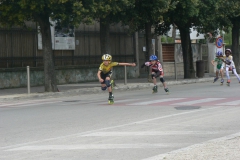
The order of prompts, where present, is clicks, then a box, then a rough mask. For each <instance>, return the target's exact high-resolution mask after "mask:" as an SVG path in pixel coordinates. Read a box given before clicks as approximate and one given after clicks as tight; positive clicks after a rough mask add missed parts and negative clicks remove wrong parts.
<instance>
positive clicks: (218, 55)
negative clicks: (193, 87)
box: [211, 52, 224, 84]
mask: <svg viewBox="0 0 240 160" xmlns="http://www.w3.org/2000/svg"><path fill="white" fill-rule="evenodd" d="M221 57H223V53H222V52H217V53H216V58H215V59H214V60H212V61H211V63H212V65H213V66H215V64H214V62H217V69H216V77H215V78H214V80H213V83H215V82H216V81H217V80H218V76H219V72H220V76H221V78H222V79H221V84H223V82H224V79H223V61H222V58H221Z"/></svg>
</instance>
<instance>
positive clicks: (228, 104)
mask: <svg viewBox="0 0 240 160" xmlns="http://www.w3.org/2000/svg"><path fill="white" fill-rule="evenodd" d="M239 104H240V100H236V101H231V102H224V103H219V104H216V105H226V106H234V105H239Z"/></svg>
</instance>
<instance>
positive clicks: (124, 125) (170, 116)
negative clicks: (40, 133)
mask: <svg viewBox="0 0 240 160" xmlns="http://www.w3.org/2000/svg"><path fill="white" fill-rule="evenodd" d="M221 107H225V106H217V107H212V108H206V109H200V110H193V111H187V112H181V113H176V114H170V115H166V116H161V117H156V118H152V119H146V120H142V121H136V122H131V123H126V124H122V125H117V126H111V127H106V128H100V129H96V130H91V131H85V132H81V133H76V134H70V135H65V136H59V137H54V138H48V139H42V140H37V141H32V142H27V143H21V144H15V145H11V146H5V147H0V149H1V150H2V149H9V148H13V147H19V146H26V145H30V144H36V143H42V142H47V141H53V140H58V139H66V138H69V137H70V138H72V137H79V136H82V135H86V134H91V133H94V132H99V131H104V130H108V129H115V128H120V127H126V126H131V125H136V124H141V123H146V122H150V121H155V120H159V119H165V118H172V117H175V116H181V115H185V114H191V113H196V112H202V111H207V110H212V109H216V108H221Z"/></svg>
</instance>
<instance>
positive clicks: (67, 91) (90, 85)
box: [0, 75, 213, 100]
mask: <svg viewBox="0 0 240 160" xmlns="http://www.w3.org/2000/svg"><path fill="white" fill-rule="evenodd" d="M165 80H166V83H167V86H168V87H169V88H171V85H177V84H188V83H199V82H208V81H213V77H210V76H209V75H206V76H205V77H204V78H195V79H183V77H179V78H178V80H176V79H175V77H165ZM115 84H116V86H115V87H114V89H116V90H130V89H141V88H149V87H152V86H153V83H152V82H149V81H148V78H135V79H127V81H126V84H125V80H115ZM158 85H162V84H161V82H160V81H159V79H158ZM58 89H59V92H55V93H52V92H51V93H49V92H44V86H37V87H31V89H30V92H31V93H30V94H27V88H26V87H24V88H11V89H0V100H8V99H10V100H11V99H20V98H34V97H35V98H37V97H38V98H40V97H42V98H44V97H49V96H50V97H59V96H73V95H76V94H90V93H99V92H102V90H101V88H100V83H99V82H98V81H95V82H86V83H77V84H64V85H58Z"/></svg>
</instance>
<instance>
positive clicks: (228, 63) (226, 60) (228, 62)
mask: <svg viewBox="0 0 240 160" xmlns="http://www.w3.org/2000/svg"><path fill="white" fill-rule="evenodd" d="M231 54H232V51H231V49H226V50H225V56H223V58H222V61H223V62H224V63H225V64H226V67H225V69H226V76H227V84H228V85H230V82H231V81H230V76H229V70H232V71H233V73H234V74H235V76H236V77H237V79H238V81H239V83H240V77H239V76H238V74H237V71H236V68H235V64H234V61H233V56H232V55H231Z"/></svg>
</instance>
